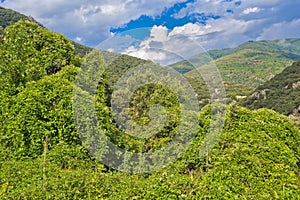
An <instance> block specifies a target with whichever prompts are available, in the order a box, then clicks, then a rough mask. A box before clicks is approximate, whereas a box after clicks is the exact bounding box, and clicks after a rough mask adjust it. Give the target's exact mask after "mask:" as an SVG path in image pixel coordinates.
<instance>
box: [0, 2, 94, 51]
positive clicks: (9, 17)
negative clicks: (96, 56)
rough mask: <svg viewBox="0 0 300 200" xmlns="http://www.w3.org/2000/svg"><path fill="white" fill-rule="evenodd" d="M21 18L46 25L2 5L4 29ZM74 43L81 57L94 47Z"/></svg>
mask: <svg viewBox="0 0 300 200" xmlns="http://www.w3.org/2000/svg"><path fill="white" fill-rule="evenodd" d="M21 19H24V20H27V21H31V22H34V23H36V24H38V25H39V26H41V27H44V26H43V25H42V24H40V23H39V22H37V21H36V20H35V19H34V18H33V17H30V16H26V15H23V14H21V13H19V12H16V11H14V10H11V9H6V8H3V7H1V6H0V26H1V27H2V28H3V29H5V28H6V27H7V26H9V25H10V24H12V23H16V22H18V21H19V20H21ZM72 43H73V45H74V47H75V51H76V54H77V55H80V56H81V57H83V56H84V55H86V54H87V53H89V52H90V51H92V48H90V47H87V46H84V45H82V44H79V43H77V42H74V41H72Z"/></svg>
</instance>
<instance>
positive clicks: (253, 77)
mask: <svg viewBox="0 0 300 200" xmlns="http://www.w3.org/2000/svg"><path fill="white" fill-rule="evenodd" d="M208 54H209V55H210V56H211V58H212V59H213V62H214V63H215V64H216V66H217V67H218V69H219V71H220V73H221V76H222V78H223V80H224V81H227V82H231V83H236V84H241V85H245V86H247V87H253V88H256V87H258V86H259V85H261V84H262V83H264V82H265V81H267V80H269V79H271V78H272V77H273V76H274V75H276V74H278V73H280V72H281V71H282V70H283V69H284V68H285V67H287V66H289V65H290V64H292V63H293V62H294V61H296V60H298V59H299V58H300V39H285V40H274V41H256V42H254V41H249V42H246V43H244V44H242V45H240V46H238V47H236V48H232V49H221V50H214V51H208ZM206 55H207V54H203V53H202V54H199V55H196V56H193V57H191V58H190V59H191V60H193V63H199V64H198V65H197V67H200V66H202V65H205V64H207V63H205V62H203V61H205V60H207V59H203V58H205V56H206ZM170 67H173V68H174V69H176V70H178V71H180V72H183V73H185V74H186V75H187V76H194V75H193V74H195V73H197V72H195V70H194V67H192V66H191V65H190V64H188V63H187V61H183V62H179V63H175V64H173V65H171V66H170Z"/></svg>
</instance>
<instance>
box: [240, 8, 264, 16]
mask: <svg viewBox="0 0 300 200" xmlns="http://www.w3.org/2000/svg"><path fill="white" fill-rule="evenodd" d="M260 11H261V10H260V8H258V7H253V8H247V9H246V10H244V11H243V14H245V15H249V14H251V13H258V12H260Z"/></svg>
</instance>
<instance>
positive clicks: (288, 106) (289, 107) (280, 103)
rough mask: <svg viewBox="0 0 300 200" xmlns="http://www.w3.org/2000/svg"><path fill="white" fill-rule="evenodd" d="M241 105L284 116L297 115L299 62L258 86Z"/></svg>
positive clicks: (298, 104) (299, 98)
mask: <svg viewBox="0 0 300 200" xmlns="http://www.w3.org/2000/svg"><path fill="white" fill-rule="evenodd" d="M242 105H244V106H246V107H248V108H251V109H258V108H270V109H273V110H275V111H277V112H279V113H282V114H285V115H291V114H296V115H299V111H300V110H299V106H300V61H298V62H295V63H294V64H292V65H291V66H289V67H287V68H286V69H284V70H283V71H282V72H281V73H280V74H278V75H276V76H275V77H274V78H272V79H271V80H269V81H267V82H265V83H264V84H263V85H261V86H259V87H258V88H257V89H256V90H255V92H254V93H253V94H252V95H251V96H249V97H248V98H247V99H246V100H245V101H244V102H242Z"/></svg>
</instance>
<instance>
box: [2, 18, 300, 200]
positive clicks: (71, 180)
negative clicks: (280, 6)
mask: <svg viewBox="0 0 300 200" xmlns="http://www.w3.org/2000/svg"><path fill="white" fill-rule="evenodd" d="M20 42H23V43H20ZM249 45H252V44H251V43H249ZM49 46H50V47H49ZM48 50H49V51H48ZM291 51H294V49H291ZM248 53H249V52H248ZM0 55H1V56H4V57H2V58H9V59H1V60H0V66H1V70H0V72H1V75H0V81H1V82H0V83H1V85H0V86H1V91H0V198H1V199H2V198H3V199H299V198H300V196H299V194H300V188H299V187H300V185H299V183H300V130H299V129H298V128H297V127H296V126H295V125H294V124H293V123H292V122H291V121H290V120H289V118H287V117H285V116H283V115H280V114H278V113H276V112H274V111H271V110H268V109H260V110H256V111H251V110H248V109H246V108H242V107H239V106H237V105H236V104H231V105H229V106H228V107H227V112H226V120H225V126H224V130H223V133H222V134H221V136H220V138H217V139H218V140H217V143H216V145H215V146H214V147H213V148H212V149H211V151H210V152H209V153H208V154H207V155H205V156H200V155H199V152H200V151H201V150H202V145H203V143H204V138H205V137H206V136H207V131H208V129H209V127H210V123H211V120H212V116H211V113H212V112H214V110H213V111H212V106H211V105H207V106H205V107H204V108H203V109H202V110H201V112H200V113H198V112H197V113H196V114H197V122H198V124H197V125H196V127H195V135H196V137H195V138H194V140H193V141H192V143H191V144H190V145H189V148H188V149H187V150H186V151H185V152H183V155H181V156H180V158H179V159H178V160H176V161H175V162H173V163H171V164H169V165H168V166H164V168H162V169H160V170H158V171H155V172H152V173H144V174H129V173H126V172H120V171H116V170H114V169H111V168H109V167H108V166H104V165H103V164H101V163H100V162H99V160H98V158H101V157H97V156H98V154H94V153H95V152H93V149H91V148H90V147H91V146H86V144H90V145H96V146H95V147H99V146H98V145H99V144H100V145H107V144H106V143H105V141H103V137H100V136H99V135H97V134H95V135H91V134H89V132H86V133H84V134H81V135H79V134H78V132H79V131H80V130H87V131H95V132H94V133H98V132H97V130H98V129H99V128H98V129H97V128H95V127H92V126H91V125H99V127H100V128H102V129H103V130H104V133H105V135H106V137H107V138H108V139H109V140H110V141H111V142H113V143H114V145H116V146H118V147H120V148H123V149H125V150H127V151H130V152H140V153H144V152H155V151H158V150H160V149H161V148H163V147H164V146H165V145H166V144H167V143H169V142H171V141H172V140H173V139H174V133H175V132H176V130H177V128H178V125H180V124H181V123H189V121H187V122H186V121H183V120H182V119H181V116H182V115H181V114H182V113H181V110H180V108H181V106H182V105H181V103H182V102H183V101H184V99H185V98H186V97H185V96H183V97H176V96H175V94H174V93H173V91H172V90H171V89H170V88H168V87H166V86H164V84H163V83H161V84H149V83H148V84H143V86H142V87H139V88H136V89H135V88H130V87H129V86H130V85H136V84H137V83H138V80H136V79H135V77H130V76H128V74H130V73H132V72H133V74H135V73H137V74H139V77H140V78H141V80H142V83H144V82H143V81H146V80H147V77H148V76H150V72H149V71H147V70H145V71H143V73H141V72H139V71H137V70H136V68H135V67H138V66H143V65H145V64H149V63H150V62H149V61H144V60H141V59H137V58H132V57H130V56H125V55H117V54H111V53H109V52H101V51H93V52H90V53H89V54H88V55H87V56H85V58H84V59H78V58H77V57H76V56H75V54H74V48H73V47H72V44H71V42H70V41H68V40H67V39H65V38H64V37H63V36H61V35H57V34H55V33H52V32H49V31H47V30H45V29H43V28H41V27H39V26H37V25H36V24H34V23H31V22H25V21H20V22H18V23H16V24H12V25H11V26H9V27H7V28H6V29H5V31H4V40H3V44H2V45H1V48H0ZM216 55H217V54H216ZM249 55H250V54H249ZM218 56H220V55H218ZM251 56H254V57H255V56H256V55H251ZM48 58H51V59H50V60H48ZM20 60H21V61H20ZM53 61H55V62H53ZM30 63H32V64H30ZM33 64H34V65H33ZM80 64H81V65H80ZM74 65H75V66H74ZM298 65H299V63H296V64H295V65H294V67H293V68H288V69H286V70H285V71H284V72H283V73H286V74H290V77H291V78H292V77H296V76H297V75H296V74H297V73H296V72H297V70H298V68H299V67H298ZM78 66H80V68H78ZM160 72H162V71H160ZM16 73H19V74H20V77H19V76H17V75H16ZM22 75H23V76H22ZM162 75H163V77H164V81H165V82H171V81H172V79H174V77H173V76H171V75H168V74H162ZM126 77H127V78H128V77H129V78H128V79H127V80H126V79H125V78H126ZM275 78H276V77H275ZM122 80H123V82H122ZM124 80H125V82H124ZM190 81H191V79H190ZM279 82H280V83H281V82H283V83H282V84H283V85H285V84H286V83H287V82H288V83H290V82H289V80H287V82H284V81H283V79H280V81H279ZM74 83H75V84H74ZM116 83H118V84H120V85H125V86H128V88H127V87H125V89H124V90H122V88H121V89H120V88H118V87H116ZM291 83H292V82H291ZM118 84H117V85H118ZM201 84H202V83H201ZM203 84H204V83H203ZM172 86H173V85H172ZM233 86H234V87H236V88H237V89H238V88H239V87H240V86H239V85H233ZM14 87H15V88H14ZM9 88H14V90H10V89H9ZM179 88H181V90H180V89H179V93H183V92H184V91H185V90H186V88H184V87H183V86H181V85H180V87H179ZM127 89H128V90H127ZM288 89H289V87H288ZM129 90H132V91H131V92H132V94H133V95H131V98H130V99H129V101H128V102H127V101H126V99H123V98H122V97H123V95H126V94H127V92H128V91H129ZM242 92H244V91H242ZM77 98H80V99H81V100H82V101H79V104H76V103H78V101H76V100H78V99H77ZM182 98H183V99H182ZM113 99H117V100H118V101H117V102H118V103H119V104H116V105H115V106H116V107H115V108H116V109H120V112H118V113H120V115H119V116H120V117H121V118H123V117H124V118H125V119H126V117H127V118H131V119H133V121H134V122H136V123H137V124H138V125H141V126H143V125H145V126H147V124H150V123H151V120H153V118H151V112H153V110H152V111H151V107H153V106H155V105H157V104H160V105H162V106H163V107H164V108H165V112H164V113H163V112H162V111H160V110H159V109H158V110H154V111H155V112H156V113H154V114H156V115H154V116H157V118H158V122H161V121H159V120H161V118H160V117H161V116H163V115H166V116H167V117H166V121H164V124H163V125H164V126H163V128H162V129H161V130H160V131H158V132H155V133H156V134H155V135H152V136H151V137H149V138H139V137H135V136H132V135H129V134H127V132H125V131H122V128H123V127H122V124H118V123H116V120H115V119H114V117H115V116H114V113H113V112H112V111H113V109H112V100H113ZM126 103H128V107H124V106H123V105H126ZM74 104H75V108H76V109H78V110H77V111H79V114H80V115H76V116H74V110H75V109H74V107H73V106H74ZM93 109H95V111H96V112H95V115H96V120H94V118H93V116H90V115H88V114H90V113H91V110H93ZM127 109H128V113H129V115H123V114H124V113H126V112H125V111H126V110H127ZM123 111H124V112H123ZM152 114H153V113H152ZM189 114H191V115H194V113H189ZM198 116H199V120H198ZM78 117H81V118H80V119H81V121H79V126H78V124H76V125H77V126H76V128H75V122H74V119H75V121H76V119H77V118H78ZM125 122H126V120H125ZM158 124H160V123H158ZM98 131H99V130H98ZM140 133H141V134H142V133H143V131H140ZM181 134H182V136H189V135H186V134H190V129H189V130H183V132H182V133H181ZM97 138H98V140H95V139H97ZM93 142H94V143H93ZM97 143H98V144H97ZM83 144H84V145H83ZM92 147H93V146H92ZM176 148H178V149H176ZM176 148H175V150H174V153H175V154H176V153H180V149H179V147H177V146H176ZM88 150H89V151H88ZM96 153H98V152H96ZM103 154H106V155H109V156H111V158H110V159H111V160H112V161H114V162H119V163H117V164H119V165H120V166H122V164H124V162H128V161H130V162H131V163H132V165H133V166H134V165H135V164H136V163H135V162H136V160H133V159H131V158H127V157H125V156H123V155H114V154H112V153H111V152H110V150H109V149H104V151H103V152H100V153H99V155H100V156H102V155H103ZM167 159H168V158H167ZM152 161H153V164H154V165H156V164H157V163H156V161H157V160H155V159H153V160H152ZM127 170H128V171H130V169H128V168H127Z"/></svg>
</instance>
